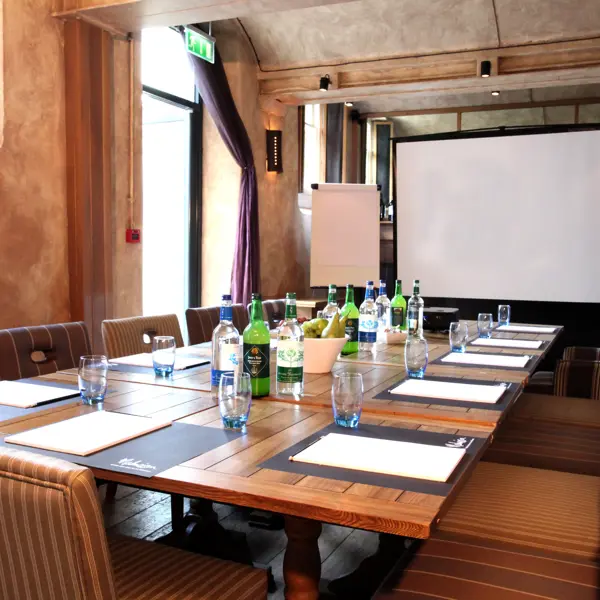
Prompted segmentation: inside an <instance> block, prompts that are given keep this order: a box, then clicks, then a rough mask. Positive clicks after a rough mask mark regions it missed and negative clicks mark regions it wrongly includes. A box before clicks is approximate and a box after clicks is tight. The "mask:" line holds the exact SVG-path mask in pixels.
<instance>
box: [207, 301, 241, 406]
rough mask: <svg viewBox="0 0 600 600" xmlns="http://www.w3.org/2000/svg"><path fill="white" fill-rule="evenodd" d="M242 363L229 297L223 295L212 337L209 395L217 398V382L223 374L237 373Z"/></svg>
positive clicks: (238, 334)
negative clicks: (219, 318)
mask: <svg viewBox="0 0 600 600" xmlns="http://www.w3.org/2000/svg"><path fill="white" fill-rule="evenodd" d="M241 362H242V349H241V346H240V333H239V331H238V330H237V329H236V328H235V327H234V325H233V308H232V302H231V296H230V295H229V294H224V295H223V297H222V300H221V320H220V322H219V324H218V325H217V326H216V327H215V330H214V331H213V335H212V365H211V393H212V397H213V398H214V399H215V400H217V399H218V397H219V381H221V375H223V373H231V372H237V371H238V370H240V368H241V367H240V365H241Z"/></svg>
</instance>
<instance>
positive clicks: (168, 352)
mask: <svg viewBox="0 0 600 600" xmlns="http://www.w3.org/2000/svg"><path fill="white" fill-rule="evenodd" d="M176 348H177V345H176V342H175V338H174V337H173V336H172V335H156V336H154V338H153V339H152V364H153V365H154V372H155V373H156V374H157V375H160V376H162V377H166V376H167V375H171V373H173V369H174V367H175V350H176Z"/></svg>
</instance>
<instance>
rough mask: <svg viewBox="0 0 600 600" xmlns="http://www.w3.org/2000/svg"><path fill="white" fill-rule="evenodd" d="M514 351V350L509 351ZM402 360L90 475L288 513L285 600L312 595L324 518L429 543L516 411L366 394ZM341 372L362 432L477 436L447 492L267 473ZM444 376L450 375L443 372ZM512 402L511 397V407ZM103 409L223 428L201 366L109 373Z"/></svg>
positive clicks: (12, 428)
mask: <svg viewBox="0 0 600 600" xmlns="http://www.w3.org/2000/svg"><path fill="white" fill-rule="evenodd" d="M559 333H560V331H557V334H556V335H558V334H559ZM555 338H556V336H553V338H552V339H546V340H545V341H547V342H548V343H547V344H546V345H545V347H544V349H543V350H541V351H540V352H539V356H540V358H541V357H543V356H544V355H545V353H547V352H548V351H549V349H550V347H551V346H552V343H553V342H554V339H555ZM474 349H475V350H478V351H479V349H477V348H474ZM188 350H189V351H191V352H197V354H198V355H199V356H203V355H206V356H208V350H209V349H208V348H207V346H205V345H202V346H200V347H195V348H190V349H185V351H188ZM447 350H448V345H447V343H444V341H443V340H441V339H440V340H439V341H435V339H433V338H432V339H431V340H430V357H432V356H442V355H443V354H444V353H445V352H447ZM486 350H487V349H486ZM494 350H495V351H498V349H494ZM490 351H491V350H490ZM510 352H512V353H518V351H516V350H514V349H511V350H510ZM528 353H531V351H528ZM401 355H402V346H390V347H387V348H381V354H380V353H379V352H377V353H374V354H372V356H371V357H369V356H364V355H362V354H360V355H358V356H355V357H347V358H344V359H341V360H339V361H338V362H337V363H336V364H335V366H334V370H333V373H328V374H319V375H307V377H306V386H305V395H304V397H303V398H302V399H300V400H294V399H291V400H290V399H283V398H280V397H276V395H271V396H270V397H268V398H265V399H260V400H258V399H257V400H256V401H255V402H254V403H253V406H252V410H251V414H250V421H249V424H248V428H247V432H246V433H245V435H243V436H240V437H238V438H236V439H234V440H232V441H230V442H228V443H226V444H223V445H221V446H219V447H216V448H214V449H212V450H210V451H208V452H205V453H204V454H201V455H199V456H196V457H194V458H192V459H191V460H187V461H185V462H183V463H181V464H178V465H176V466H173V467H171V468H168V469H167V470H165V471H163V472H161V473H159V474H157V475H154V476H153V477H151V478H144V477H141V476H139V475H135V474H131V473H122V472H117V471H113V470H109V469H100V468H93V471H94V474H95V476H96V477H97V478H98V479H100V480H103V481H111V482H115V483H121V484H127V485H131V486H134V487H139V488H144V489H150V490H154V491H160V492H165V493H170V494H173V495H175V496H176V497H178V498H183V497H191V498H204V499H207V500H211V501H216V502H222V503H226V504H234V505H238V506H244V507H248V508H253V509H260V510H268V511H273V512H277V513H280V514H282V515H284V517H285V529H286V533H287V537H288V543H287V548H286V554H285V561H284V578H285V582H286V598H288V600H316V599H317V598H318V595H319V577H320V560H319V550H318V544H317V541H318V538H319V534H320V531H321V523H323V522H325V523H333V524H339V525H345V526H350V527H355V528H360V529H365V530H370V531H375V532H380V533H391V534H395V535H399V536H406V537H410V538H427V537H429V535H430V534H431V532H432V531H433V530H434V529H435V526H436V524H437V523H438V522H439V520H440V519H441V518H442V517H443V515H444V513H445V511H446V510H447V509H448V508H449V506H450V504H451V502H452V499H453V497H454V496H455V495H456V494H457V493H458V492H459V491H460V489H461V487H462V486H463V484H464V483H465V482H466V480H467V479H468V477H469V475H470V473H471V471H472V469H473V468H474V467H475V466H476V465H477V463H478V461H479V460H480V459H481V456H482V455H483V453H484V451H485V449H486V448H487V446H488V445H489V443H490V441H491V439H492V437H493V434H494V430H495V428H496V427H497V426H498V424H499V422H500V421H501V420H502V419H503V417H504V415H505V414H506V413H507V412H508V411H509V410H510V408H511V406H512V405H513V404H514V402H512V403H511V404H510V405H509V406H507V407H506V409H505V410H503V411H484V410H482V409H460V410H459V409H458V407H451V406H450V407H448V406H436V405H434V404H431V405H424V404H415V405H411V403H410V402H402V401H384V402H382V401H379V400H376V399H374V398H373V396H375V395H377V393H378V392H379V390H381V389H384V388H386V387H389V386H390V385H391V384H393V383H394V381H398V380H399V379H401V378H402V377H404V375H405V372H404V368H403V366H402V364H401V361H397V362H396V363H395V364H389V362H390V361H391V360H392V359H394V358H395V357H399V356H401ZM380 361H385V362H380ZM536 364H537V363H536ZM451 369H452V371H451V372H452V375H451V376H452V377H459V378H464V379H479V380H482V381H484V380H487V381H500V380H504V381H512V382H514V383H516V384H518V385H519V386H522V385H523V384H524V383H525V382H526V381H527V379H528V377H529V376H530V375H531V373H530V372H529V371H527V370H522V371H521V370H518V371H517V370H511V371H508V370H503V369H483V368H480V367H457V366H453V367H451ZM343 370H346V371H347V370H351V371H358V372H361V373H362V374H363V379H364V381H365V391H366V394H365V403H364V408H363V415H362V418H361V425H363V426H365V427H370V426H373V427H375V428H377V427H382V428H390V429H386V431H390V430H391V429H392V428H393V429H396V430H398V432H400V433H403V432H407V434H408V433H410V432H413V433H415V434H419V435H429V434H439V435H447V436H450V437H453V438H454V437H456V438H460V439H468V438H471V439H473V440H479V442H478V443H477V444H475V446H476V447H477V450H476V451H474V452H473V453H472V454H471V455H470V456H469V458H468V461H467V462H466V463H465V464H464V468H462V469H461V470H460V471H458V472H457V473H456V474H455V475H453V480H452V485H451V486H449V488H448V489H447V490H446V491H445V492H444V493H440V492H439V491H437V492H433V491H431V490H430V488H427V487H425V488H423V489H421V488H419V487H418V486H417V487H413V488H412V489H403V488H402V487H399V486H397V485H395V486H394V485H388V484H382V485H377V484H374V483H364V480H363V479H361V477H360V476H359V475H357V474H356V472H353V471H347V472H346V473H345V477H344V478H340V477H325V476H320V475H315V474H306V473H302V472H294V471H293V470H289V469H287V468H284V467H281V468H280V467H273V466H270V465H267V466H265V463H266V462H267V461H271V460H274V459H275V458H276V457H278V456H281V455H282V454H283V455H285V453H286V452H287V451H288V449H290V448H292V447H294V446H295V445H297V444H299V443H301V442H303V440H306V439H307V438H309V437H310V436H314V435H316V434H319V432H321V431H322V430H323V429H325V428H327V426H329V425H330V424H331V422H332V413H331V397H330V390H331V383H332V378H333V375H334V374H335V373H336V372H340V371H343ZM428 373H429V369H428ZM442 375H443V376H446V377H447V376H449V375H448V373H446V372H444V373H442ZM75 376H76V371H74V370H70V371H65V372H60V373H56V374H52V375H46V376H42V377H40V378H36V379H37V380H39V381H40V382H41V383H53V382H59V383H71V384H72V383H74V381H75V379H74V377H75ZM36 379H34V380H33V381H35V380H36ZM519 393H520V389H519ZM517 397H518V394H515V401H516V398H517ZM104 409H105V410H110V411H116V412H123V413H126V414H131V415H138V416H145V417H152V418H158V419H161V420H170V421H176V422H178V423H184V424H188V425H196V426H199V427H200V426H202V427H211V428H218V429H221V428H222V427H223V425H222V422H221V419H220V414H219V408H218V406H217V402H216V401H215V400H214V399H213V398H212V397H211V394H210V366H209V365H204V366H201V367H197V368H194V369H189V370H186V371H180V372H177V373H176V374H175V375H174V376H173V377H172V378H168V379H165V378H156V377H155V376H154V375H153V373H151V372H144V371H143V370H139V369H138V370H134V371H128V370H114V371H113V370H111V371H110V373H109V393H108V395H107V397H106V400H105V403H104ZM94 410H96V408H95V407H90V406H84V405H82V404H81V403H80V402H73V403H70V404H67V405H64V406H61V407H57V408H55V409H53V408H48V409H46V410H44V411H43V412H41V413H37V414H33V415H31V416H30V417H20V418H18V419H13V420H10V421H4V422H0V433H1V434H2V435H3V436H5V435H10V434H15V433H19V432H23V431H28V430H30V429H34V428H36V427H40V426H42V425H46V424H50V423H55V422H59V421H63V420H65V419H69V418H72V417H75V416H79V415H83V414H87V413H89V412H93V411H94ZM487 413H490V414H487ZM492 413H493V414H492ZM199 431H200V430H199ZM475 446H474V447H475ZM406 487H407V488H410V486H406Z"/></svg>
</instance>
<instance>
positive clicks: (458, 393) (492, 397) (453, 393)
mask: <svg viewBox="0 0 600 600" xmlns="http://www.w3.org/2000/svg"><path fill="white" fill-rule="evenodd" d="M504 392H506V385H505V384H503V383H500V384H498V385H480V384H476V383H451V382H446V381H431V380H428V379H407V380H406V381H403V382H402V383H401V384H400V385H399V386H398V387H395V388H394V389H393V390H390V393H391V394H400V395H404V396H419V397H421V398H443V399H444V400H460V401H465V402H485V403H487V404H495V403H496V402H498V400H500V398H501V397H502V395H503V394H504Z"/></svg>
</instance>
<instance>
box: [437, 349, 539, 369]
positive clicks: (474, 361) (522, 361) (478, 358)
mask: <svg viewBox="0 0 600 600" xmlns="http://www.w3.org/2000/svg"><path fill="white" fill-rule="evenodd" d="M530 358H531V356H527V355H525V356H505V355H502V354H477V353H475V352H465V353H464V354H461V353H459V352H452V353H451V354H448V355H447V356H444V358H442V359H441V360H442V362H443V363H454V364H457V365H483V366H488V367H514V368H517V369H522V368H524V367H525V365H526V364H527V363H528V362H529V359H530Z"/></svg>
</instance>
